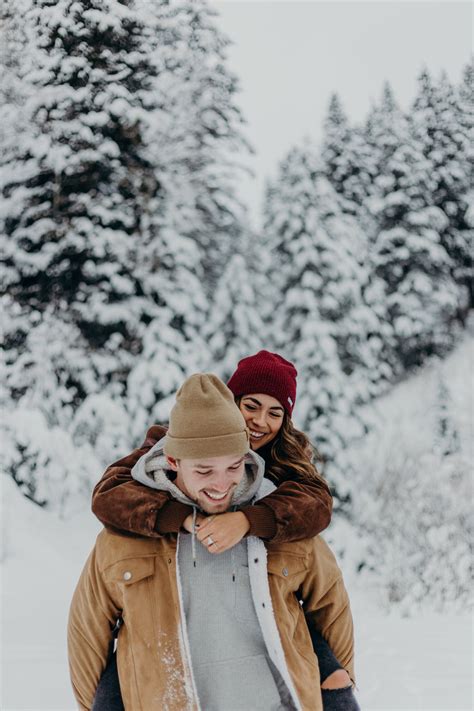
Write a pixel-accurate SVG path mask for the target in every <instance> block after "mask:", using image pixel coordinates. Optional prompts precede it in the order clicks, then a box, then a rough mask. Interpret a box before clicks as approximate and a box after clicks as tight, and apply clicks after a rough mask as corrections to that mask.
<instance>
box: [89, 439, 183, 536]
mask: <svg viewBox="0 0 474 711" xmlns="http://www.w3.org/2000/svg"><path fill="white" fill-rule="evenodd" d="M166 432H167V428H166V427H161V426H160V425H154V426H153V427H150V429H149V430H148V432H147V435H146V439H145V441H144V442H143V444H142V445H141V447H139V448H138V449H134V450H133V452H131V453H130V454H128V455H127V456H126V457H123V459H119V460H118V461H117V462H114V463H113V464H111V465H110V466H109V467H107V469H106V470H105V472H104V475H103V477H102V479H101V480H100V481H99V483H98V484H96V486H95V488H94V491H93V494H92V511H93V513H94V514H95V515H96V516H97V518H98V519H99V521H101V522H102V523H103V524H104V526H106V527H107V528H110V529H112V530H115V531H119V532H120V533H123V534H129V535H138V536H147V537H152V538H158V537H159V536H162V535H164V534H166V533H178V531H179V530H180V529H181V526H182V524H183V521H184V519H185V518H186V516H188V514H189V513H192V507H191V506H186V505H185V504H181V503H180V502H179V501H173V500H171V497H170V495H169V494H168V493H167V492H164V491H157V490H156V489H150V488H148V487H147V486H144V485H143V484H140V483H139V482H137V481H135V480H134V479H132V468H133V467H134V465H135V464H136V463H137V462H138V460H139V459H140V457H142V456H143V455H144V454H146V453H147V452H148V450H149V449H151V447H152V446H153V445H154V444H155V443H156V442H158V440H160V439H161V438H162V437H164V435H165V434H166Z"/></svg>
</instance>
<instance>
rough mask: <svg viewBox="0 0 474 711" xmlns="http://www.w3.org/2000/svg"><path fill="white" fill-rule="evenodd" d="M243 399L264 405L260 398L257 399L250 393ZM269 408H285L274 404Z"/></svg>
mask: <svg viewBox="0 0 474 711" xmlns="http://www.w3.org/2000/svg"><path fill="white" fill-rule="evenodd" d="M243 399H244V400H251V401H252V402H254V403H255V404H256V405H260V407H262V403H261V402H260V400H257V398H256V397H250V396H249V395H245V397H244V398H243ZM269 409H270V410H281V411H282V412H283V408H282V407H280V405H272V406H271V407H270V408H269Z"/></svg>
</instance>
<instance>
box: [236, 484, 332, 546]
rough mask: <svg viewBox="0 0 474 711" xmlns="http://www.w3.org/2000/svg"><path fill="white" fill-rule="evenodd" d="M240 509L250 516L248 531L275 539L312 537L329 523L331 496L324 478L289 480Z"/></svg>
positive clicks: (267, 539) (273, 540)
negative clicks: (250, 504)
mask: <svg viewBox="0 0 474 711" xmlns="http://www.w3.org/2000/svg"><path fill="white" fill-rule="evenodd" d="M241 511H242V512H243V513H244V514H245V515H246V516H247V518H248V520H249V523H250V531H249V535H251V536H257V537H258V538H263V539H264V540H266V541H269V542H270V541H272V542H275V543H283V542H288V541H299V540H302V539H303V538H312V537H313V536H316V535H317V534H318V533H321V531H324V529H325V528H327V527H328V525H329V523H330V521H331V514H332V496H331V492H330V490H329V487H328V485H327V484H326V483H325V482H323V481H320V480H314V481H308V480H304V481H302V480H301V479H300V480H298V481H293V480H288V481H284V482H282V483H281V484H280V485H279V486H278V488H277V489H275V491H272V493H271V494H268V496H265V497H264V498H263V499H260V500H259V501H258V502H257V503H256V504H254V505H253V506H244V507H243V508H241Z"/></svg>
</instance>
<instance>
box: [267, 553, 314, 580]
mask: <svg viewBox="0 0 474 711" xmlns="http://www.w3.org/2000/svg"><path fill="white" fill-rule="evenodd" d="M267 569H268V572H269V574H270V575H275V576H276V577H277V578H279V579H281V580H282V582H283V581H285V580H286V581H287V582H288V583H289V584H293V583H294V582H295V576H298V577H300V578H301V577H302V576H303V574H304V573H305V571H306V570H307V565H306V557H305V556H299V555H294V554H291V553H278V554H276V553H273V554H269V555H268V560H267Z"/></svg>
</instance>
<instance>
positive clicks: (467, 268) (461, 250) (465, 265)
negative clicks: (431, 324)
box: [451, 56, 474, 307]
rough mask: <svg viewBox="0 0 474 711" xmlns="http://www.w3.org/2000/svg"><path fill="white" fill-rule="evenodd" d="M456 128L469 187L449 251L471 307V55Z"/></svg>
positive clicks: (473, 63)
mask: <svg viewBox="0 0 474 711" xmlns="http://www.w3.org/2000/svg"><path fill="white" fill-rule="evenodd" d="M457 95H458V107H459V128H460V131H461V133H462V136H463V137H462V139H461V142H462V144H464V145H465V147H466V148H465V151H466V152H465V165H466V169H467V174H468V181H469V188H468V190H467V192H466V193H465V194H463V195H461V197H460V202H462V201H464V203H465V204H464V212H463V213H462V214H461V216H459V220H458V224H457V225H455V226H454V228H453V238H452V247H451V251H452V252H453V258H454V261H455V263H456V267H455V279H456V281H457V282H458V283H459V282H461V283H464V284H467V288H468V290H469V304H470V306H471V307H472V306H474V274H473V260H472V243H473V241H474V207H473V205H474V189H473V164H474V148H473V146H474V56H472V57H471V59H470V61H469V62H467V64H466V66H465V67H464V69H463V74H462V80H461V83H460V85H459V87H458V92H457Z"/></svg>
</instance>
